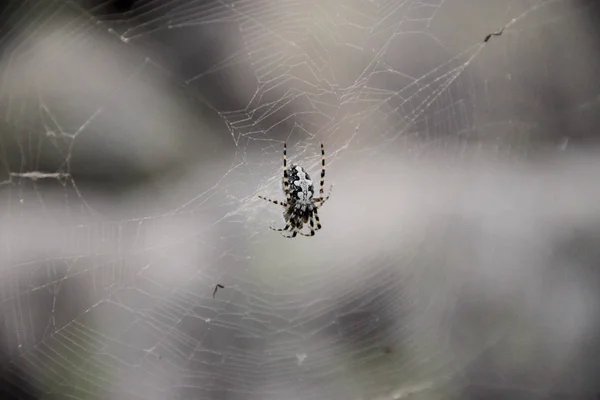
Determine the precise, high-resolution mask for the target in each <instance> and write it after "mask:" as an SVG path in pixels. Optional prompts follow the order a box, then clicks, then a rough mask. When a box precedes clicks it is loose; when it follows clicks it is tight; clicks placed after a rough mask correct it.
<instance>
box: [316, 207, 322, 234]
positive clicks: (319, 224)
mask: <svg viewBox="0 0 600 400" xmlns="http://www.w3.org/2000/svg"><path fill="white" fill-rule="evenodd" d="M315 220H316V221H317V230H320V229H321V220H320V219H319V211H317V209H315Z"/></svg>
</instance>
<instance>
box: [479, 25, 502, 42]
mask: <svg viewBox="0 0 600 400" xmlns="http://www.w3.org/2000/svg"><path fill="white" fill-rule="evenodd" d="M504 28H505V27H502V29H500V30H499V31H497V32H492V33H488V34H487V36H486V37H485V39H483V43H487V42H488V41H489V40H490V39H491V38H492V36H500V35H502V32H504Z"/></svg>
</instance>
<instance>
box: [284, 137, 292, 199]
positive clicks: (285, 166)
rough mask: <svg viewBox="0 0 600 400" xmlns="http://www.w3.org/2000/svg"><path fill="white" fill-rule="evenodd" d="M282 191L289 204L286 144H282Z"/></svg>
mask: <svg viewBox="0 0 600 400" xmlns="http://www.w3.org/2000/svg"><path fill="white" fill-rule="evenodd" d="M283 191H284V192H285V198H286V200H287V202H288V204H289V203H291V198H290V182H289V176H288V170H287V143H283Z"/></svg>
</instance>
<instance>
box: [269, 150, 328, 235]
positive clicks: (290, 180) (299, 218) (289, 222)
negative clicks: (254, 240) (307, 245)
mask: <svg viewBox="0 0 600 400" xmlns="http://www.w3.org/2000/svg"><path fill="white" fill-rule="evenodd" d="M281 183H282V186H283V192H284V194H285V197H286V201H285V202H281V201H277V200H271V199H269V198H266V197H263V196H258V197H259V198H261V199H263V200H266V201H269V202H271V203H273V204H277V205H280V206H282V207H285V211H284V212H283V218H284V219H285V222H286V225H285V227H283V228H278V229H276V228H273V227H270V228H271V229H272V230H274V231H278V232H283V231H289V232H290V235H289V236H286V235H284V234H283V233H282V236H283V237H285V238H294V237H296V235H297V234H298V233H299V234H300V235H302V236H314V235H315V231H318V230H319V229H321V221H320V220H319V213H318V209H319V208H321V207H322V206H323V204H325V202H326V201H327V200H328V199H329V196H330V195H331V188H330V189H329V191H330V193H329V194H328V195H327V197H323V187H324V185H325V148H324V147H323V144H321V181H320V188H319V197H316V198H315V197H314V195H315V188H314V185H313V182H312V180H311V179H310V175H308V172H306V170H305V169H304V168H302V167H300V166H298V165H296V164H292V165H291V166H290V168H289V170H288V168H287V146H286V144H285V143H284V144H283V178H282V180H281ZM332 187H333V186H332ZM317 203H320V204H317ZM315 221H316V229H315ZM305 224H309V226H310V234H306V233H302V232H300V230H301V229H302V228H303V227H304V225H305Z"/></svg>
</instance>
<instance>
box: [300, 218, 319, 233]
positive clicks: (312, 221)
mask: <svg viewBox="0 0 600 400" xmlns="http://www.w3.org/2000/svg"><path fill="white" fill-rule="evenodd" d="M298 233H299V234H301V235H302V236H315V220H314V219H313V216H312V215H311V216H310V234H306V233H302V232H298Z"/></svg>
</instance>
